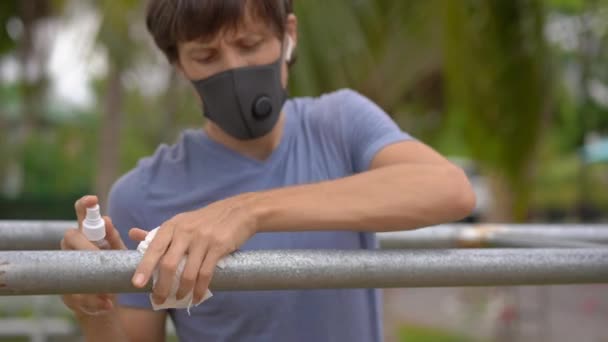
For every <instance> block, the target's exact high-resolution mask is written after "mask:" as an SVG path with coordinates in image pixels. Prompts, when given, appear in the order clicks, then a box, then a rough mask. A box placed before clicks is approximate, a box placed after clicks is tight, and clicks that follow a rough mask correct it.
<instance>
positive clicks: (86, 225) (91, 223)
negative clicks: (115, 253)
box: [82, 205, 111, 249]
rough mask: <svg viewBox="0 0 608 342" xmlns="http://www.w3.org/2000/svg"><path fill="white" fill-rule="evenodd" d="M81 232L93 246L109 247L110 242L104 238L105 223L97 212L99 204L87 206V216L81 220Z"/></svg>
mask: <svg viewBox="0 0 608 342" xmlns="http://www.w3.org/2000/svg"><path fill="white" fill-rule="evenodd" d="M82 233H83V234H84V236H86V238H87V239H88V240H89V241H91V242H92V243H93V244H94V245H95V246H97V247H99V248H100V249H110V248H111V247H110V244H109V243H108V241H107V240H106V239H105V237H106V223H105V221H104V220H103V218H102V217H101V214H100V213H99V205H95V206H94V207H91V208H87V216H86V217H85V219H84V221H82Z"/></svg>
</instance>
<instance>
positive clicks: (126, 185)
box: [108, 172, 152, 309]
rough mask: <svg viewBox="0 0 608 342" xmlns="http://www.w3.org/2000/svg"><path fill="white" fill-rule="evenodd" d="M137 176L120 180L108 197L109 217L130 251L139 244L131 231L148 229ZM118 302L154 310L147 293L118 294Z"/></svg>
mask: <svg viewBox="0 0 608 342" xmlns="http://www.w3.org/2000/svg"><path fill="white" fill-rule="evenodd" d="M135 176H136V174H135V173H133V172H131V173H128V174H126V175H125V176H123V177H122V178H120V179H119V180H118V181H117V182H116V183H115V184H114V185H113V186H112V189H111V190H110V194H109V197H108V215H109V216H110V218H111V219H112V223H113V224H114V227H116V229H117V230H118V231H119V233H120V236H121V238H122V240H123V241H124V243H125V245H126V246H127V248H128V249H129V250H134V249H136V248H137V242H136V241H132V240H131V239H129V235H128V233H129V229H131V228H133V227H147V226H146V225H145V222H143V221H142V218H141V217H140V215H139V210H138V207H137V205H138V203H141V201H142V198H137V197H139V196H138V193H140V192H141V187H139V186H138V184H137V181H138V179H137V177H135ZM117 300H118V303H119V304H120V305H122V306H129V307H136V308H142V309H143V308H145V309H152V304H151V303H150V298H149V295H148V294H147V293H121V294H118V296H117Z"/></svg>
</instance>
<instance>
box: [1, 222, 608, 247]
mask: <svg viewBox="0 0 608 342" xmlns="http://www.w3.org/2000/svg"><path fill="white" fill-rule="evenodd" d="M76 226H77V223H76V222H75V221H1V220H0V250H4V251H10V250H56V249H59V242H60V241H61V239H62V237H63V233H64V232H65V230H67V229H70V228H74V227H76ZM377 236H378V239H379V241H380V246H381V247H382V248H383V249H395V248H423V249H424V248H456V247H506V246H508V247H515V246H517V244H515V243H514V242H516V241H521V242H522V245H520V246H519V247H566V248H579V247H593V246H594V245H593V244H608V225H565V224H564V225H547V224H477V225H468V224H451V225H440V226H434V227H427V228H422V229H417V230H412V231H401V232H389V233H379V234H377ZM579 241H580V242H585V241H586V242H589V244H585V243H579ZM598 247H599V246H598Z"/></svg>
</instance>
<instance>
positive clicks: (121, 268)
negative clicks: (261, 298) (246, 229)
mask: <svg viewBox="0 0 608 342" xmlns="http://www.w3.org/2000/svg"><path fill="white" fill-rule="evenodd" d="M140 258H141V256H140V254H138V253H137V252H135V251H30V252H26V251H19V252H0V295H37V294H60V293H99V292H106V293H121V292H140V291H141V292H143V291H149V288H147V289H144V290H141V289H136V288H134V287H133V286H132V285H131V282H130V279H131V276H132V275H133V272H134V270H135V267H136V265H137V263H138V262H139V260H140ZM606 282H608V249H489V250H487V249H486V250H484V249H466V250H454V249H445V250H417V251H414V250H410V251H408V250H392V251H366V250H341V251H336V250H291V251H283V250H274V251H248V252H240V253H238V254H236V255H235V256H233V257H229V258H227V259H226V263H225V267H223V268H222V269H217V270H216V272H215V275H214V278H213V281H212V284H211V289H212V290H281V289H323V288H390V287H441V286H497V285H525V284H575V283H606Z"/></svg>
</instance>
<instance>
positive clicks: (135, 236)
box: [129, 228, 148, 242]
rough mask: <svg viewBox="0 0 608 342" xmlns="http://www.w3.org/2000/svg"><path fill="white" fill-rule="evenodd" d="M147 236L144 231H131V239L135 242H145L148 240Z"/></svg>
mask: <svg viewBox="0 0 608 342" xmlns="http://www.w3.org/2000/svg"><path fill="white" fill-rule="evenodd" d="M147 235H148V232H147V231H145V230H143V229H139V228H131V230H129V238H130V239H131V240H133V241H137V242H141V241H144V240H145V239H146V236H147Z"/></svg>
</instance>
